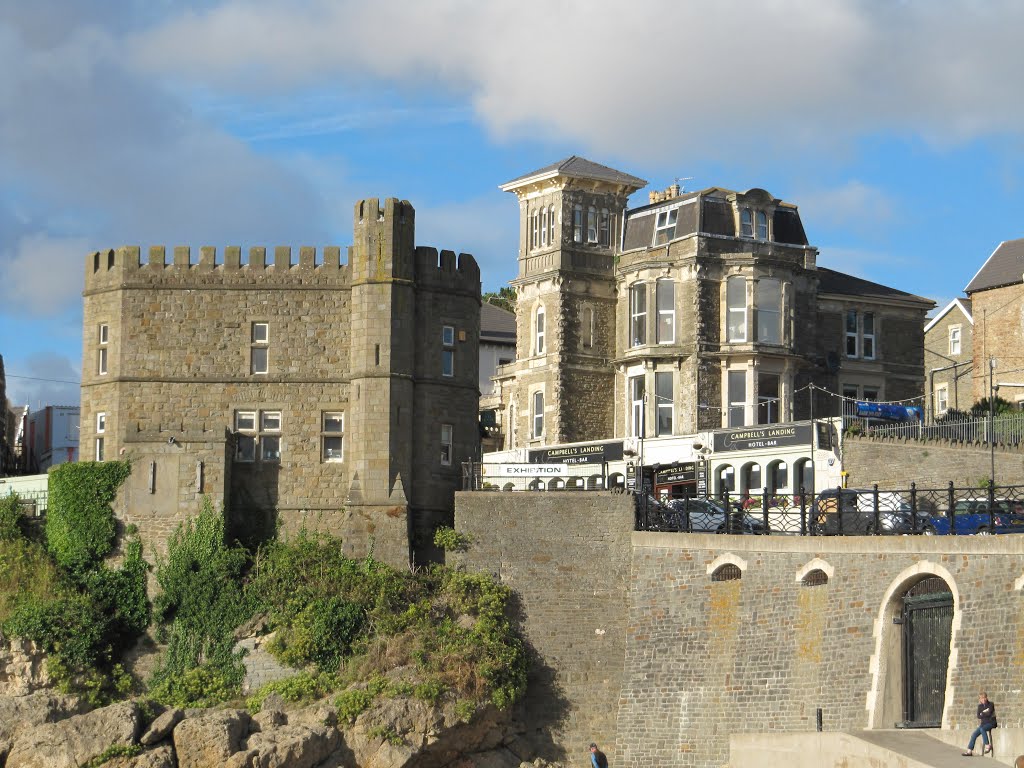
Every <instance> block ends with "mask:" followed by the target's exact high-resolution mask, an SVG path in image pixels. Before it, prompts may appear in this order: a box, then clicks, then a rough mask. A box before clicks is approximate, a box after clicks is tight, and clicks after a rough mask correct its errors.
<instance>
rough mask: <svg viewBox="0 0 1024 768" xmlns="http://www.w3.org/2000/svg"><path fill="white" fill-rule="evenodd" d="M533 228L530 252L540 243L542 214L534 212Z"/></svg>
mask: <svg viewBox="0 0 1024 768" xmlns="http://www.w3.org/2000/svg"><path fill="white" fill-rule="evenodd" d="M531 218H532V219H533V222H532V228H531V229H530V250H531V251H532V250H534V249H535V248H536V247H537V244H538V243H539V242H540V213H539V212H538V211H534V212H533V216H532V217H531Z"/></svg>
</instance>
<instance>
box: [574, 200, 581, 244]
mask: <svg viewBox="0 0 1024 768" xmlns="http://www.w3.org/2000/svg"><path fill="white" fill-rule="evenodd" d="M572 241H573V242H574V243H582V242H583V206H582V205H579V204H576V205H574V206H573V209H572Z"/></svg>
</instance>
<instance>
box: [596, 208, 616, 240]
mask: <svg viewBox="0 0 1024 768" xmlns="http://www.w3.org/2000/svg"><path fill="white" fill-rule="evenodd" d="M597 240H598V242H599V243H600V244H601V245H611V242H612V238H611V217H610V216H609V215H608V209H607V208H602V209H601V225H600V231H599V232H598V236H597Z"/></svg>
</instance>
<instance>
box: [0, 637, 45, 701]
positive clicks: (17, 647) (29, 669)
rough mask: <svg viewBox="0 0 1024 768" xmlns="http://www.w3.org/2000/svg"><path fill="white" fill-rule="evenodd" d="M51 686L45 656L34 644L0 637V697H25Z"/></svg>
mask: <svg viewBox="0 0 1024 768" xmlns="http://www.w3.org/2000/svg"><path fill="white" fill-rule="evenodd" d="M51 684H52V683H51V681H50V676H49V674H47V672H46V656H45V654H43V652H42V651H40V650H38V649H37V648H36V646H35V643H32V642H30V641H28V640H21V639H18V638H15V639H14V640H7V639H5V638H4V636H3V635H0V696H27V695H28V694H30V693H33V692H34V691H39V690H43V689H45V688H48V687H50V685H51Z"/></svg>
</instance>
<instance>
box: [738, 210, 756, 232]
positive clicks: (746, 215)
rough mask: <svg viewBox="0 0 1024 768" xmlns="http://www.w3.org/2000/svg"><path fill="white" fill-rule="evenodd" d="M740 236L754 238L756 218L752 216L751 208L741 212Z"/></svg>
mask: <svg viewBox="0 0 1024 768" xmlns="http://www.w3.org/2000/svg"><path fill="white" fill-rule="evenodd" d="M740 236H741V237H753V236H754V217H753V216H752V215H751V213H750V209H749V208H744V209H743V210H742V211H740Z"/></svg>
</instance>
